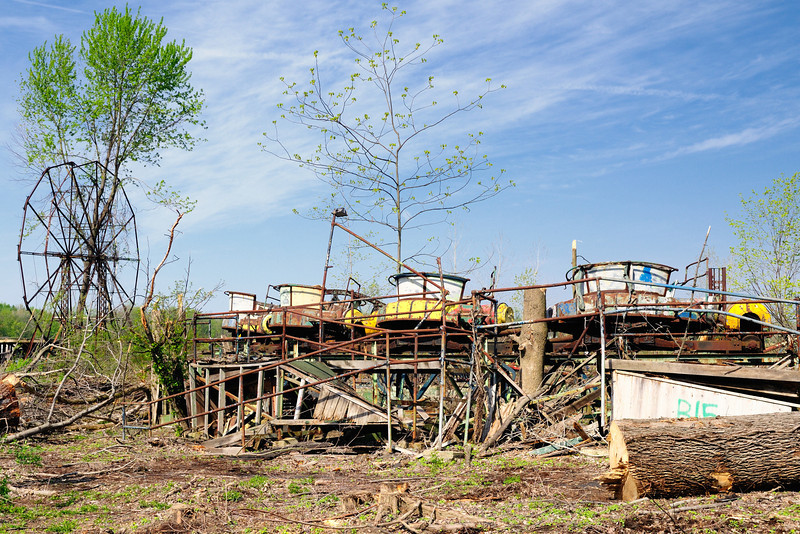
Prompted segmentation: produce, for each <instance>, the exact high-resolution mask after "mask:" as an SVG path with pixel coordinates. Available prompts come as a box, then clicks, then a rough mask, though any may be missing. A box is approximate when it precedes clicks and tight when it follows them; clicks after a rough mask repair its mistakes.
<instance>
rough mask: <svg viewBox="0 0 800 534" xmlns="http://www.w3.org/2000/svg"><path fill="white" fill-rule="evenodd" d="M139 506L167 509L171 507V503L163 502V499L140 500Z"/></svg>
mask: <svg viewBox="0 0 800 534" xmlns="http://www.w3.org/2000/svg"><path fill="white" fill-rule="evenodd" d="M139 506H140V507H141V508H155V509H156V510H166V509H167V508H169V507H170V505H169V503H165V502H161V501H145V500H141V501H139Z"/></svg>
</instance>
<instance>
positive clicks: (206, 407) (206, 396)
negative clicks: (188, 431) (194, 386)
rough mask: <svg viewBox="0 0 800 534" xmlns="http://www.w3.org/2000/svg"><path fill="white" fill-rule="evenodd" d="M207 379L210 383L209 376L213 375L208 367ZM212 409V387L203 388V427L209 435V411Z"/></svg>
mask: <svg viewBox="0 0 800 534" xmlns="http://www.w3.org/2000/svg"><path fill="white" fill-rule="evenodd" d="M205 371H206V381H205V383H206V384H208V383H209V382H210V380H209V377H210V376H211V371H209V370H208V368H206V370H205ZM210 411H211V388H209V387H206V388H203V412H205V415H204V416H203V428H204V429H205V434H206V436H208V427H209V424H210V423H209V420H208V415H209V414H208V412H210Z"/></svg>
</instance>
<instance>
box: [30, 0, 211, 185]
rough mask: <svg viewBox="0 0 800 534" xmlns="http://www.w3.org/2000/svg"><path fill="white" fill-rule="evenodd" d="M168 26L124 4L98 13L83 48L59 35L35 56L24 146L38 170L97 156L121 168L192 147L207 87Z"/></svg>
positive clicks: (111, 166) (189, 52) (109, 165)
mask: <svg viewBox="0 0 800 534" xmlns="http://www.w3.org/2000/svg"><path fill="white" fill-rule="evenodd" d="M166 34H167V28H166V27H164V25H163V24H162V22H161V21H159V22H154V21H152V20H150V19H148V18H147V17H144V16H142V15H141V13H140V11H138V10H137V11H136V12H133V11H131V9H130V8H129V7H127V6H126V7H125V9H124V10H118V9H117V8H116V7H112V8H109V9H106V10H104V11H102V12H97V13H95V21H94V25H93V26H92V27H91V28H90V29H88V30H87V31H85V32H84V33H83V35H82V37H81V43H80V47H76V46H75V45H73V44H72V43H71V42H70V40H69V39H68V38H67V37H65V36H63V35H58V36H56V37H55V38H54V40H53V41H52V42H51V43H49V44H48V43H47V42H45V43H44V44H43V45H42V46H40V47H37V48H35V49H34V50H33V51H32V52H31V53H30V54H29V60H30V67H29V68H28V70H27V72H25V73H23V75H22V80H21V83H20V97H19V109H20V114H21V117H22V119H23V128H24V135H23V141H22V143H23V148H24V152H25V155H26V157H27V163H28V164H29V165H30V166H31V167H33V168H35V169H39V170H40V169H41V168H43V167H46V166H49V165H54V164H59V163H65V162H67V161H80V160H84V161H87V160H96V161H100V162H101V163H103V165H104V166H105V167H107V168H109V169H111V170H112V171H113V172H114V173H115V174H118V172H119V170H120V169H122V168H123V166H124V164H125V163H126V162H129V161H142V162H146V163H152V164H157V163H158V161H159V160H160V150H161V149H164V148H167V147H179V148H183V149H191V148H192V147H193V146H194V144H195V143H196V142H197V141H198V139H197V138H195V137H194V136H193V135H192V134H191V133H190V132H189V131H188V130H187V129H186V126H189V125H202V123H201V122H200V120H199V119H198V116H199V114H200V111H201V110H202V107H203V99H202V96H203V95H202V92H201V91H197V90H195V89H194V88H193V87H192V85H191V83H190V78H191V74H190V72H189V71H188V68H187V66H188V62H189V60H191V58H192V50H191V49H190V48H189V47H187V46H186V45H185V43H184V42H180V43H178V42H176V41H167V40H166Z"/></svg>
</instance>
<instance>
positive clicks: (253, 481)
mask: <svg viewBox="0 0 800 534" xmlns="http://www.w3.org/2000/svg"><path fill="white" fill-rule="evenodd" d="M269 483H270V478H269V477H267V476H264V475H255V476H253V477H250V478H249V479H247V480H245V481H243V482H241V483H240V484H239V485H240V486H241V487H243V488H263V487H264V486H269Z"/></svg>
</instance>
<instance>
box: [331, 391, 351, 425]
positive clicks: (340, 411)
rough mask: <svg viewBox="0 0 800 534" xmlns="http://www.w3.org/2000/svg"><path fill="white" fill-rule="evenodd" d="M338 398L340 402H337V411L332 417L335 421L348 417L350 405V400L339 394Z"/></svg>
mask: <svg viewBox="0 0 800 534" xmlns="http://www.w3.org/2000/svg"><path fill="white" fill-rule="evenodd" d="M337 400H338V401H339V402H337V403H336V411H335V412H334V414H333V417H331V419H333V420H334V421H344V420H345V419H347V409H348V408H349V407H350V402H349V401H348V400H347V399H346V398H345V397H343V396H341V395H338V396H337Z"/></svg>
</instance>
